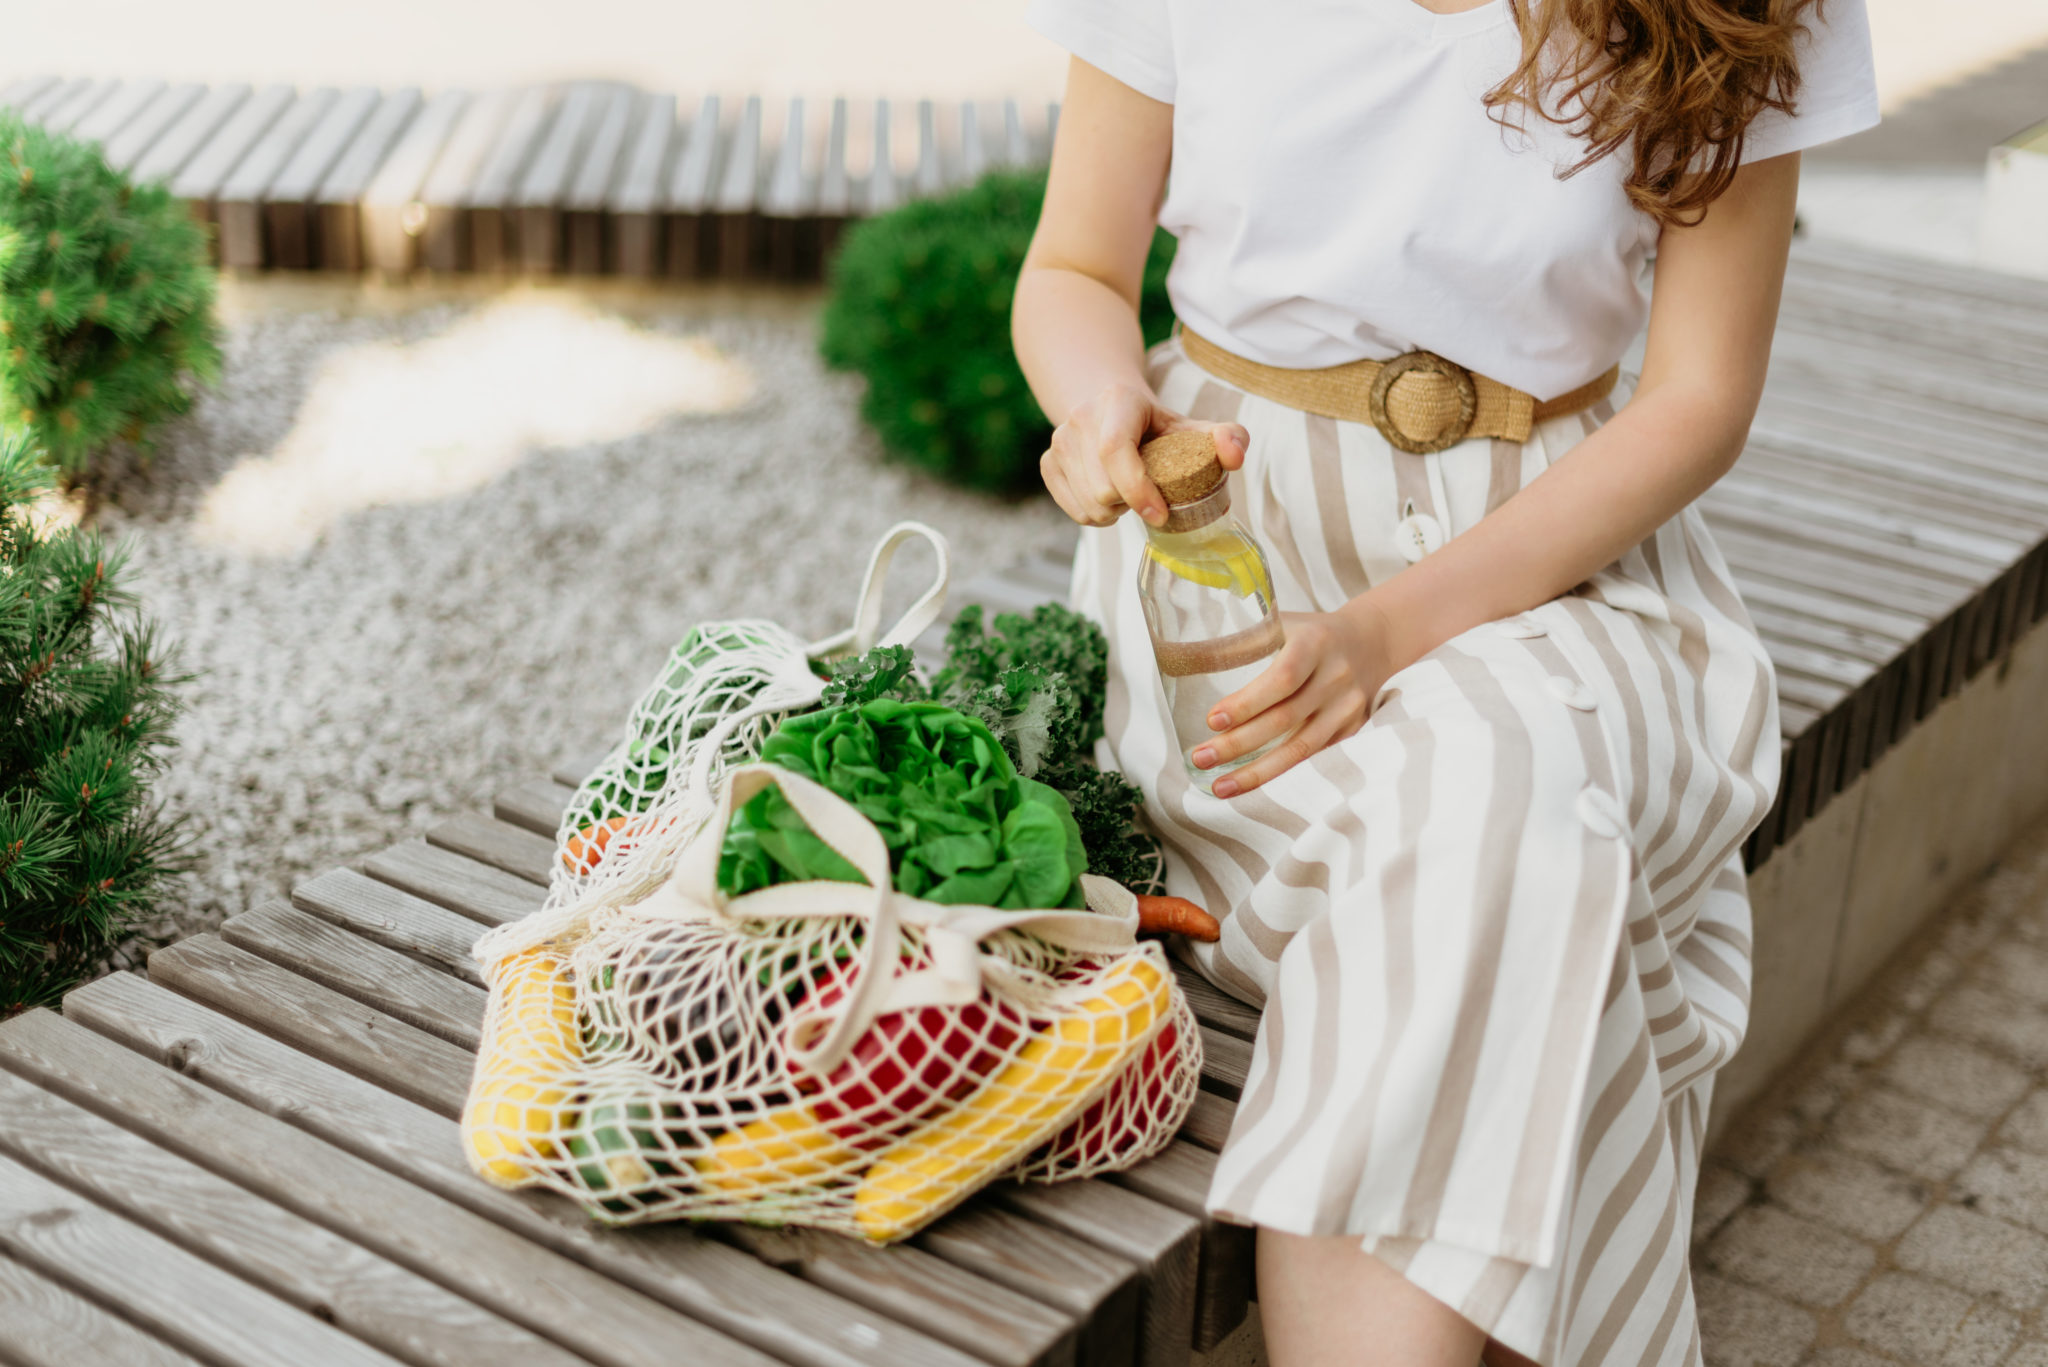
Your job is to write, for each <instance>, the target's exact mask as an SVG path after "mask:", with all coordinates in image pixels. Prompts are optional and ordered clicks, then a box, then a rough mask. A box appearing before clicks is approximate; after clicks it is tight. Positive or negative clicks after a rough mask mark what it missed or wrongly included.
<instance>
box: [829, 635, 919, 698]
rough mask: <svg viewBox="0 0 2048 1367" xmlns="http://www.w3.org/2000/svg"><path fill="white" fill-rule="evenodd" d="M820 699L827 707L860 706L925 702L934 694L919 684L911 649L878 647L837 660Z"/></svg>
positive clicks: (833, 664) (906, 647)
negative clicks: (880, 702)
mask: <svg viewBox="0 0 2048 1367" xmlns="http://www.w3.org/2000/svg"><path fill="white" fill-rule="evenodd" d="M830 668H831V670H832V681H831V682H830V683H828V684H826V685H825V692H824V696H823V697H822V698H821V699H820V702H821V703H822V705H823V706H826V707H858V706H859V705H860V704H862V703H864V702H872V701H873V700H874V699H876V698H895V699H897V700H899V701H901V702H925V701H927V700H928V699H929V698H930V696H931V695H930V694H928V693H927V692H925V689H924V685H923V684H921V683H919V682H918V681H917V659H916V657H915V656H913V655H912V654H911V653H910V647H909V646H876V647H875V648H874V649H873V650H870V651H868V652H867V653H866V654H863V655H853V656H849V657H848V658H846V659H844V660H837V661H834V662H833V663H832V665H831V666H830Z"/></svg>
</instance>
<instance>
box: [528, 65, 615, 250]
mask: <svg viewBox="0 0 2048 1367" xmlns="http://www.w3.org/2000/svg"><path fill="white" fill-rule="evenodd" d="M602 93H603V92H602V91H600V90H599V89H598V88H597V87H596V86H594V85H590V84H588V83H578V84H576V85H572V86H570V87H569V92H568V94H567V95H566V96H564V97H563V99H562V103H561V107H560V109H558V110H557V111H556V113H555V117H554V119H553V120H552V121H551V122H550V123H549V124H548V129H547V134H546V136H545V137H542V138H540V139H539V140H538V143H537V145H536V147H535V148H534V151H533V157H532V161H531V162H530V163H529V164H528V165H527V167H526V169H525V170H524V171H522V172H521V173H520V175H519V179H518V181H517V184H516V185H515V187H514V188H513V190H512V194H511V201H512V208H513V209H514V210H515V211H516V212H517V214H518V216H519V231H518V238H519V242H518V246H519V252H518V261H519V266H520V268H521V269H522V270H525V271H526V272H528V273H529V274H533V275H552V274H554V273H555V272H556V271H558V270H560V269H561V268H562V266H563V265H564V264H566V261H567V257H568V242H567V234H566V233H564V232H563V230H562V210H563V209H564V207H565V201H567V199H568V197H569V187H570V185H571V184H572V183H573V181H574V179H575V175H576V171H577V169H578V165H579V163H580V161H581V160H582V156H583V152H584V148H585V146H586V145H587V144H588V143H589V141H590V137H591V134H592V133H593V132H594V131H595V128H596V123H597V119H598V117H599V115H600V114H601V113H602V112H603V111H602V105H601V95H602Z"/></svg>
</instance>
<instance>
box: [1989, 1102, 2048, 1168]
mask: <svg viewBox="0 0 2048 1367" xmlns="http://www.w3.org/2000/svg"><path fill="white" fill-rule="evenodd" d="M1998 1135H1999V1138H2001V1139H2003V1140H2004V1141H2005V1142H2006V1143H2008V1144H2017V1145H2018V1146H2019V1147H2021V1148H2023V1149H2031V1150H2032V1151H2033V1152H2035V1153H2048V1087H2037V1088H2035V1089H2034V1091H2033V1092H2032V1093H2031V1094H2030V1095H2029V1096H2028V1097H2027V1099H2026V1100H2025V1101H2022V1102H2021V1103H2020V1104H2019V1105H2018V1106H2015V1107H2014V1108H2013V1112H2012V1114H2011V1115H2009V1116H2007V1117H2006V1118H2005V1123H2004V1124H2002V1125H2000V1126H1999V1127H1998Z"/></svg>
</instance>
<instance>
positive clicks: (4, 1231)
mask: <svg viewBox="0 0 2048 1367" xmlns="http://www.w3.org/2000/svg"><path fill="white" fill-rule="evenodd" d="M0 1249H4V1250H5V1251H6V1252H7V1253H8V1254H9V1255H10V1256H12V1257H13V1258H14V1259H16V1260H17V1261H19V1262H22V1263H25V1264H27V1265H28V1266H30V1267H32V1268H34V1269H36V1270H37V1271H38V1272H41V1273H43V1274H44V1275H45V1276H48V1277H50V1278H52V1279H53V1280H56V1281H60V1282H64V1283H66V1284H68V1285H70V1286H72V1287H74V1288H79V1289H83V1288H86V1287H95V1286H104V1285H105V1284H106V1282H107V1279H108V1277H109V1275H110V1273H112V1272H114V1271H115V1270H117V1269H118V1270H119V1273H120V1295H121V1308H122V1311H123V1312H124V1313H125V1314H126V1315H127V1316H128V1317H129V1318H130V1319H133V1320H135V1321H136V1322H137V1323H139V1324H141V1325H143V1326H144V1327H145V1328H147V1329H149V1330H150V1331H151V1332H152V1333H155V1334H158V1335H160V1336H162V1337H163V1338H165V1339H168V1340H169V1341H170V1342H172V1343H173V1344H176V1345H177V1346H178V1347H181V1348H184V1349H185V1350H187V1351H188V1352H192V1353H198V1354H203V1355H204V1356H206V1357H208V1358H211V1359H213V1360H215V1361H219V1360H222V1359H226V1360H228V1361H232V1362H235V1363H238V1364H248V1365H249V1367H304V1364H306V1363H309V1362H318V1363H321V1364H323V1367H327V1365H328V1364H331V1365H332V1367H390V1364H393V1363H395V1362H396V1361H397V1359H395V1358H392V1357H389V1356H387V1355H385V1354H383V1353H380V1352H378V1351H377V1350H376V1349H374V1348H372V1347H370V1346H369V1345H367V1344H364V1343H362V1342H360V1341H358V1340H356V1339H353V1338H350V1337H349V1336H348V1335H347V1334H344V1333H342V1332H341V1331H340V1330H338V1329H335V1328H332V1327H331V1326H329V1325H326V1324H323V1323H321V1322H320V1321H319V1320H317V1319H315V1318H314V1317H313V1316H311V1315H302V1314H300V1313H299V1312H298V1311H296V1310H294V1309H292V1307H290V1306H288V1305H286V1304H285V1303H284V1302H282V1301H280V1300H278V1299H276V1298H275V1297H273V1296H269V1295H266V1294H264V1293H263V1292H261V1291H258V1290H257V1289H256V1288H255V1287H253V1286H251V1285H249V1284H248V1283H247V1282H245V1281H243V1280H242V1279H241V1278H239V1277H237V1276H234V1275H233V1274H232V1273H228V1272H223V1271H222V1270H221V1269H220V1268H218V1267H215V1266H214V1265H213V1264H212V1263H210V1262H207V1261H206V1260H205V1259H203V1258H200V1257H198V1256H196V1255H194V1254H191V1253H187V1252H186V1251H185V1250H184V1249H182V1248H179V1247H178V1246H177V1245H176V1244H173V1243H171V1242H170V1241H169V1240H167V1239H164V1238H161V1237H159V1236H158V1235H155V1234H152V1233H150V1232H149V1231H148V1230H146V1229H144V1228H142V1227H141V1226H140V1225H137V1224H133V1223H131V1222H129V1221H127V1220H124V1219H122V1218H121V1217H120V1216H118V1215H116V1214H114V1213H113V1212H111V1211H108V1210H105V1209H103V1208H101V1207H99V1206H96V1205H94V1204H93V1203H92V1202H90V1201H88V1200H86V1199H85V1198H83V1197H81V1196H78V1195H76V1194H74V1193H72V1192H70V1191H67V1190H66V1189H65V1188H63V1187H60V1186H58V1185H57V1184H56V1183H55V1182H52V1181H50V1180H49V1179H48V1178H46V1177H42V1176H39V1175H38V1174H36V1173H34V1172H31V1171H30V1170H28V1169H27V1168H24V1167H22V1166H21V1165H20V1164H18V1163H14V1162H11V1161H9V1160H7V1159H4V1158H0Z"/></svg>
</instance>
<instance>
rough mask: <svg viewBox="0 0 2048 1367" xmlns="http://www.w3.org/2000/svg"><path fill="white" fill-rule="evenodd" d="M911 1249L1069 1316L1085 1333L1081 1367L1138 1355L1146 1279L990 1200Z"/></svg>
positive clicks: (1117, 1363) (950, 1219) (1078, 1354)
mask: <svg viewBox="0 0 2048 1367" xmlns="http://www.w3.org/2000/svg"><path fill="white" fill-rule="evenodd" d="M914 1243H915V1244H916V1246H917V1247H919V1248H925V1249H929V1250H931V1251H932V1252H934V1253H936V1254H937V1255H938V1256H940V1257H942V1258H944V1259H945V1260H946V1261H947V1262H949V1263H952V1264H954V1265H956V1266H958V1267H964V1268H966V1269H967V1270H968V1271H970V1272H974V1273H976V1274H977V1275H979V1276H982V1277H986V1278H987V1279H989V1280H990V1281H992V1282H997V1283H1000V1284H1001V1285H1004V1286H1007V1287H1009V1288H1010V1289H1011V1290H1013V1291H1017V1292H1020V1293H1022V1294H1023V1295H1026V1296H1029V1297H1031V1298H1032V1299H1033V1300H1035V1301H1038V1302H1040V1303H1041V1304H1044V1305H1049V1306H1052V1307H1054V1308H1056V1309H1058V1310H1060V1311H1063V1312H1064V1313H1065V1314H1067V1315H1068V1316H1070V1317H1071V1318H1072V1319H1073V1320H1074V1321H1075V1322H1076V1323H1078V1324H1079V1325H1080V1326H1081V1329H1080V1334H1079V1337H1078V1339H1077V1341H1076V1343H1075V1362H1076V1364H1077V1367H1125V1364H1128V1363H1129V1362H1131V1361H1132V1360H1133V1358H1134V1356H1135V1355H1136V1352H1137V1343H1138V1303H1139V1300H1140V1298H1141V1296H1142V1294H1143V1290H1144V1279H1143V1277H1142V1276H1141V1274H1140V1272H1139V1269H1138V1267H1137V1265H1136V1264H1135V1263H1133V1262H1131V1261H1130V1260H1129V1259H1127V1258H1121V1257H1118V1256H1117V1255H1116V1254H1114V1253H1110V1252H1107V1251H1105V1250H1103V1249H1100V1248H1097V1247H1096V1246H1095V1245H1093V1244H1091V1243H1088V1242H1086V1241H1084V1240H1081V1239H1077V1238H1075V1237H1074V1236H1073V1235H1071V1234H1067V1233H1064V1232H1062V1231H1060V1230H1057V1229H1054V1228H1053V1227H1052V1226H1050V1225H1044V1224H1040V1223H1039V1222H1038V1221H1036V1220H1031V1219H1027V1218H1025V1217H1024V1216H1021V1215H1018V1214H1017V1213H1016V1212H1014V1211H1008V1210H1003V1209H1000V1208H998V1207H997V1206H995V1205H994V1204H993V1203H991V1202H988V1201H972V1202H969V1203H968V1204H967V1205H965V1206H962V1207H961V1208H959V1209H958V1210H956V1211H954V1212H953V1213H952V1214H950V1215H948V1216H947V1217H946V1218H945V1219H943V1220H941V1221H939V1222H938V1223H937V1224H935V1225H933V1226H932V1227H931V1228H929V1229H927V1230H925V1231H924V1232H922V1233H920V1234H919V1235H917V1236H916V1239H915V1240H914Z"/></svg>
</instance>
